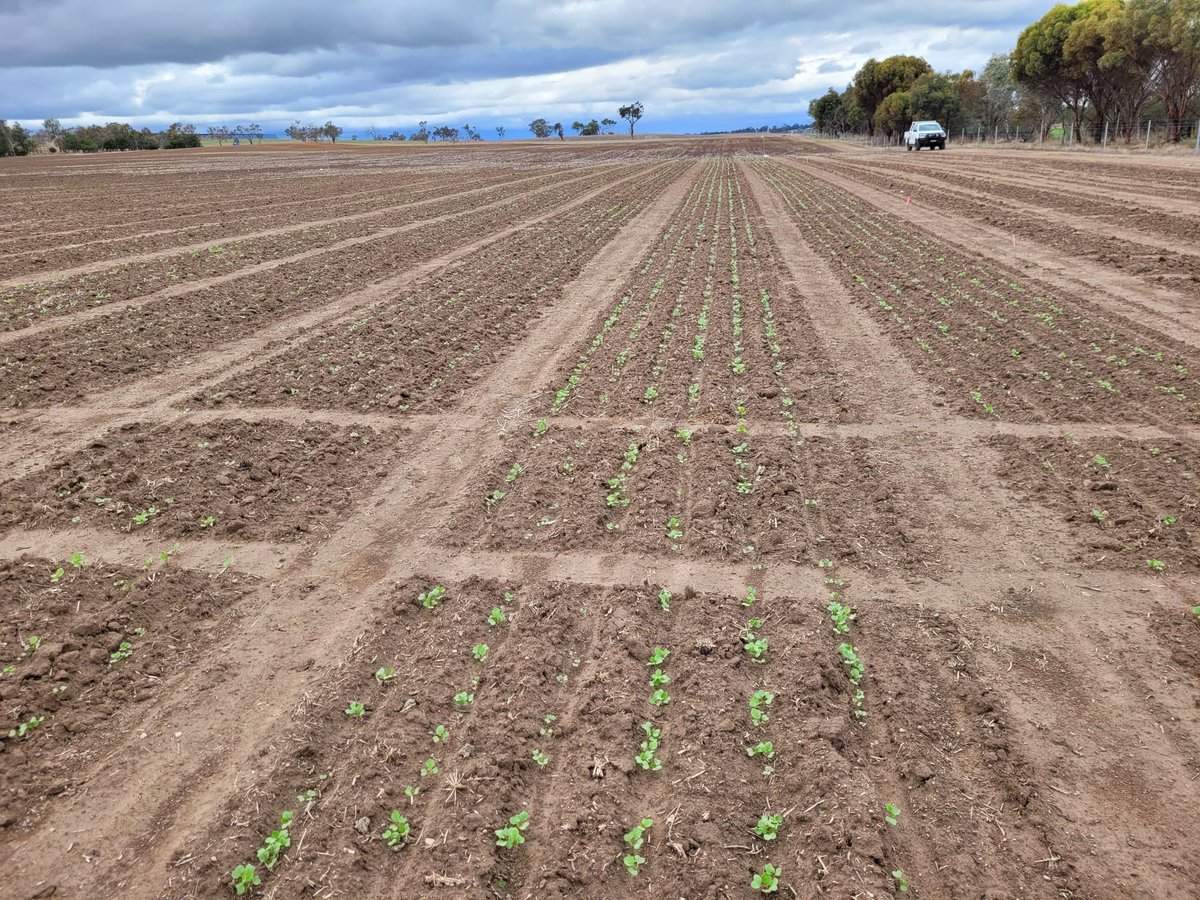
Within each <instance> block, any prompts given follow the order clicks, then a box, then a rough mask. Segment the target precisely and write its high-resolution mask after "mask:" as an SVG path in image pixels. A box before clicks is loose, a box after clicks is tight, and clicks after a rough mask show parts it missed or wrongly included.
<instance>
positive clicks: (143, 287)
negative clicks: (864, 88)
mask: <svg viewBox="0 0 1200 900" xmlns="http://www.w3.org/2000/svg"><path fill="white" fill-rule="evenodd" d="M3 162H4V166H3V168H4V173H3V174H4V175H5V176H6V177H5V178H4V186H3V188H2V193H3V197H4V203H5V207H6V208H11V209H13V210H15V211H16V213H15V216H14V221H13V222H12V223H5V224H3V225H0V250H3V252H2V253H0V255H2V256H4V259H5V261H6V262H5V264H4V267H3V268H2V269H0V275H2V276H3V277H4V278H5V279H6V280H5V281H4V283H3V285H2V286H0V317H2V318H0V321H2V322H3V325H2V326H0V328H2V330H3V333H0V403H3V405H4V407H5V409H4V411H3V415H2V417H0V435H3V441H2V442H0V464H2V465H3V466H4V475H3V480H0V598H2V599H3V600H4V603H3V605H2V611H0V618H2V619H3V621H2V623H0V624H3V626H4V628H3V634H0V672H3V674H0V700H2V701H4V702H3V704H2V707H0V708H2V710H3V716H4V718H3V721H0V867H2V868H3V870H4V872H5V874H6V876H7V880H6V882H5V884H6V888H5V889H4V890H0V893H3V894H5V896H9V895H11V896H14V897H19V898H26V897H29V898H32V897H46V896H55V897H87V896H97V895H103V896H122V897H172V898H192V897H225V896H235V894H234V889H233V883H232V872H233V870H234V868H235V867H236V866H239V865H242V864H245V863H252V864H254V865H255V866H256V872H255V874H256V876H257V877H259V878H260V879H261V885H258V886H256V887H255V888H254V891H253V895H254V896H264V897H295V896H311V897H339V896H344V897H397V898H411V897H451V896H453V897H472V898H474V897H479V898H500V900H507V898H514V900H517V898H527V897H589V898H590V897H595V898H608V897H615V896H631V895H634V894H642V893H645V894H646V895H648V896H649V895H660V894H661V895H664V896H672V897H675V896H686V897H713V898H717V897H721V898H724V897H750V896H754V892H753V891H752V889H751V879H752V877H753V875H754V874H755V873H760V872H762V871H763V867H764V866H765V865H766V864H767V863H770V864H772V865H774V866H778V867H781V869H782V875H781V881H782V885H781V887H780V888H779V892H778V895H779V896H787V895H791V896H795V897H813V898H815V897H822V896H839V897H840V896H864V897H866V896H873V897H880V896H899V888H900V882H899V878H901V877H902V878H903V879H904V880H905V882H906V883H907V885H908V891H907V894H906V896H913V897H923V896H924V897H962V898H974V897H981V896H987V897H994V898H1001V897H1007V898H1018V897H1021V898H1025V897H1038V898H1041V897H1045V898H1064V897H1067V898H1070V897H1075V898H1081V897H1088V898H1106V900H1107V898H1114V900H1115V898H1119V897H1128V896H1154V897H1164V898H1172V900H1174V898H1185V897H1191V896H1195V889H1194V887H1193V886H1194V885H1195V884H1197V883H1200V855H1198V854H1197V852H1196V850H1195V849H1194V841H1193V840H1192V835H1191V831H1192V829H1191V823H1192V822H1193V820H1194V811H1195V810H1196V809H1197V808H1200V782H1198V781H1197V779H1196V771H1197V766H1198V765H1200V681H1198V679H1200V618H1198V617H1197V616H1196V615H1195V614H1194V613H1193V612H1192V607H1193V606H1195V605H1196V603H1197V602H1198V601H1197V593H1196V583H1195V582H1196V575H1197V573H1198V570H1200V556H1198V555H1197V551H1196V540H1195V530H1194V522H1193V519H1194V517H1195V515H1196V511H1197V508H1198V505H1200V497H1198V495H1197V491H1196V487H1195V477H1194V476H1195V473H1196V466H1197V465H1198V464H1200V457H1198V456H1197V451H1196V449H1195V448H1196V447H1197V441H1200V383H1197V378H1198V377H1200V328H1197V326H1196V325H1195V323H1194V321H1192V320H1193V318H1194V316H1193V309H1194V304H1195V302H1196V301H1197V300H1198V299H1200V295H1197V294H1196V292H1195V291H1194V289H1193V288H1194V284H1195V282H1194V281H1193V280H1192V278H1193V276H1194V274H1195V273H1194V272H1193V271H1192V270H1193V268H1195V266H1194V262H1195V260H1194V259H1193V258H1194V257H1195V252H1194V248H1193V247H1191V246H1190V244H1189V243H1188V238H1189V237H1190V235H1191V232H1192V231H1194V230H1195V229H1194V225H1195V220H1196V219H1197V216H1200V192H1198V191H1197V189H1196V186H1195V166H1194V164H1193V163H1191V162H1190V161H1188V160H1182V161H1178V162H1176V163H1166V162H1161V163H1160V162H1155V163H1150V162H1147V161H1143V160H1134V159H1119V158H1115V157H1105V158H1099V157H1095V156H1071V157H1065V156H1064V155H1062V154H1057V153H1052V152H1044V153H1037V152H1033V151H1028V152H1003V151H995V152H993V151H984V150H978V151H973V152H971V153H966V152H963V153H950V152H948V153H945V154H924V155H922V156H920V157H916V158H913V157H912V156H911V155H910V156H906V155H905V154H904V153H903V152H898V153H897V152H891V153H884V152H862V151H843V150H840V149H839V148H838V145H836V144H833V143H819V142H814V141H808V140H803V139H792V138H782V137H774V136H768V137H763V136H758V135H753V136H732V137H716V138H671V139H656V138H650V137H642V136H639V137H638V139H636V140H633V141H630V140H628V139H624V138H617V137H613V138H611V139H610V138H604V139H596V140H591V141H584V140H578V141H563V142H558V141H552V142H541V143H536V142H506V144H505V145H503V146H496V145H491V146H485V147H475V146H459V147H454V146H445V147H443V146H430V147H417V146H412V147H410V146H404V147H369V146H368V147H343V146H342V145H341V144H339V145H337V147H335V148H311V147H282V148H280V147H255V148H239V149H238V150H237V151H234V150H233V149H232V148H225V149H224V150H212V149H209V150H203V151H195V152H179V153H173V154H121V155H105V156H100V157H61V158H53V159H45V158H39V159H21V160H5V161H3ZM934 191H936V192H938V193H937V202H933V201H931V200H930V193H931V192H934ZM904 196H911V197H913V198H914V201H913V203H912V204H911V205H905V204H904V201H903V198H904ZM1172 201H1175V202H1176V204H1177V205H1178V208H1175V207H1173V206H1172ZM1014 234H1015V235H1016V237H1017V239H1018V242H1017V245H1016V246H1015V247H1014V246H1013V244H1012V237H1013V235H1014ZM1035 242H1036V243H1035ZM216 248H219V249H216ZM1143 256H1145V258H1144V259H1142V258H1141V257H1143ZM1159 257H1161V259H1160V258H1159ZM1197 271H1200V270H1197ZM1189 273H1191V274H1189ZM19 282H24V284H19ZM1098 457H1099V458H1102V459H1103V463H1101V462H1100V461H1099V460H1098ZM151 509H154V510H156V512H154V513H153V514H146V513H147V511H148V510H151ZM1093 510H1095V511H1096V512H1097V513H1098V514H1094V513H1093ZM1149 560H1156V561H1161V563H1162V568H1161V570H1158V569H1157V568H1156V567H1151V566H1150V565H1148V561H1149ZM60 569H61V574H60V573H59V570H60ZM435 587H441V588H444V592H441V591H438V592H434V593H432V594H431V591H432V589H434V588H435ZM422 595H424V597H425V600H426V602H422V600H421V597H422ZM831 604H832V605H831ZM836 604H844V608H841V607H839V606H837V605H836ZM839 609H842V613H841V614H843V615H845V616H846V618H845V619H844V622H842V624H839V619H838V615H839V612H838V611H839ZM493 610H495V611H496V613H495V614H493ZM500 613H502V614H503V621H499V614H500ZM851 614H852V617H851ZM489 618H492V619H494V620H495V621H489ZM34 637H36V638H39V639H40V640H39V641H38V642H37V646H36V647H35V646H33V644H32V643H31V640H30V639H31V638H34ZM126 644H127V645H128V646H127V647H125V646H123V645H126ZM485 644H486V645H487V652H486V654H484V653H483V651H482V645H485ZM477 647H478V648H480V649H479V651H478V652H477V653H476V652H475V648H477ZM656 647H661V648H664V649H666V650H669V651H670V654H669V655H668V656H666V658H665V659H664V660H663V661H662V662H661V663H660V664H659V665H657V666H650V665H647V662H648V660H649V658H650V656H651V654H652V653H653V652H654V650H655V648H656ZM126 652H128V655H126ZM114 654H116V655H115V656H114ZM7 666H11V667H12V668H11V669H6V668H5V667H7ZM656 669H657V670H659V674H658V675H655V674H654V673H655V671H656ZM377 673H378V674H377ZM652 678H654V679H655V680H656V681H658V682H660V683H659V684H652V683H651V679H652ZM664 679H669V680H664ZM657 689H662V690H664V691H666V692H667V694H668V695H669V699H668V697H667V696H664V695H659V696H658V697H657V698H656V699H657V700H658V701H659V702H658V703H652V702H651V700H652V698H654V697H655V695H654V693H653V692H654V691H655V690H657ZM756 692H766V693H757V694H756ZM768 696H769V697H770V703H769V705H767V702H766V698H767V697H768ZM756 697H757V699H758V702H759V704H760V705H759V706H758V707H756V709H757V710H758V711H759V712H762V711H764V710H765V712H766V713H767V719H766V720H764V721H759V722H757V723H756V722H755V721H754V720H753V719H752V715H751V711H752V706H751V701H752V700H754V699H755V698H756ZM456 698H457V699H456ZM358 704H362V708H361V710H360V709H359V707H358ZM360 711H361V713H362V714H361V715H358V713H359V712H360ZM31 717H35V718H36V720H37V721H36V727H30V726H31ZM22 723H23V724H24V725H25V726H26V729H25V733H24V734H22V733H21V731H20V726H21V724H22ZM439 726H440V727H441V728H443V729H445V731H444V732H441V731H439V730H438V729H439ZM647 729H649V734H655V733H656V732H655V730H656V729H657V739H658V740H659V746H658V747H657V748H650V747H649V745H648V749H650V750H651V752H650V755H649V756H644V757H642V761H644V762H645V763H646V765H647V767H646V768H643V766H642V765H641V764H640V763H639V761H638V756H637V754H639V752H640V751H641V746H640V745H641V742H642V741H643V740H647V739H648V732H647ZM10 730H12V731H13V732H14V733H13V735H12V736H11V737H9V736H8V734H9V731H10ZM435 738H436V740H435ZM768 741H769V742H770V747H769V748H768V747H767V746H766V744H765V742H768ZM760 745H762V746H760ZM748 751H758V752H754V753H751V752H748ZM655 758H657V759H658V761H659V764H655V763H654V762H653V760H654V759H655ZM431 759H432V760H433V761H434V764H435V765H436V768H437V771H436V772H434V771H432V766H429V767H427V768H426V771H425V774H424V775H422V769H423V767H426V764H427V761H428V760H431ZM409 787H411V788H412V789H413V791H409V792H407V793H406V790H405V789H406V788H409ZM889 804H891V806H889ZM894 809H898V812H895V813H894V812H890V810H894ZM521 812H526V813H528V823H527V827H526V829H525V830H524V831H520V832H519V834H520V836H521V837H522V838H523V839H524V842H523V843H520V844H519V845H518V846H516V847H513V848H502V847H500V846H498V844H497V834H496V832H497V830H499V829H502V828H504V827H506V826H507V825H508V824H509V820H510V817H513V816H516V815H517V814H518V813H521ZM284 813H290V814H291V816H292V818H290V819H289V823H288V826H287V829H286V830H287V844H286V846H283V847H282V848H281V850H280V853H279V855H278V861H277V862H275V863H274V864H273V865H267V862H266V861H263V860H260V859H259V858H258V856H257V851H258V850H259V849H261V848H263V847H264V842H265V841H266V840H267V838H268V837H269V836H270V835H271V833H272V831H275V830H278V829H279V828H280V823H281V818H280V817H281V816H282V815H283V814H284ZM393 813H394V814H395V816H397V817H400V816H403V817H405V818H406V819H407V822H408V825H409V826H410V831H409V833H408V835H407V838H406V839H404V840H400V841H398V842H397V846H396V847H395V848H391V847H389V846H388V845H387V841H386V839H385V837H384V832H385V828H386V827H387V825H388V823H389V822H390V821H392V816H393ZM772 815H777V816H780V817H781V821H780V822H779V823H778V834H777V835H776V836H775V837H773V838H771V839H768V838H767V836H766V834H764V833H762V831H763V829H761V828H760V829H759V831H757V832H756V831H755V828H756V826H757V825H759V823H760V819H764V817H769V816H772ZM889 816H890V817H891V818H892V819H894V820H895V822H894V824H889V822H888V821H887V819H888V818H889ZM643 818H648V819H650V820H652V823H653V824H652V825H651V826H650V827H649V829H648V831H647V833H646V840H645V843H643V845H642V846H641V847H640V848H639V849H638V850H637V855H639V856H640V857H642V860H641V861H638V860H634V859H630V860H629V862H630V863H631V865H634V866H635V867H636V868H637V869H638V870H639V871H638V874H636V875H634V874H631V873H630V872H628V871H627V869H626V861H625V859H624V857H625V856H626V855H627V854H629V855H631V856H632V854H633V848H631V847H630V846H629V843H628V842H627V841H626V840H625V839H624V836H625V835H626V834H628V833H629V832H630V829H631V828H632V827H633V826H634V825H636V824H637V823H638V822H639V821H641V820H642V819H643ZM518 821H522V820H521V819H518ZM769 821H770V820H769V818H767V819H765V822H766V823H768V824H769ZM631 840H632V838H631ZM265 855H266V856H267V857H268V860H269V858H270V854H269V853H268V854H265Z"/></svg>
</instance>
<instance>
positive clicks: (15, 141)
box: [0, 119, 200, 156]
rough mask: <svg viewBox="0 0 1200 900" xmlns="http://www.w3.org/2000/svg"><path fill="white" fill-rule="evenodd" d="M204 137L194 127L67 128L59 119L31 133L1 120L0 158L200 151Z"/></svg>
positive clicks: (115, 125)
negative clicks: (108, 151) (119, 152)
mask: <svg viewBox="0 0 1200 900" xmlns="http://www.w3.org/2000/svg"><path fill="white" fill-rule="evenodd" d="M199 146H200V135H198V134H197V133H196V128H195V126H193V125H186V124H184V123H183V122H175V123H174V124H173V125H171V126H170V127H169V128H167V129H166V130H165V131H151V130H150V129H149V128H142V129H141V130H140V131H139V130H137V129H135V128H134V127H133V126H132V125H130V124H129V123H128V122H109V123H107V124H105V125H78V126H76V127H74V128H64V127H63V126H62V124H61V123H60V122H59V121H58V119H46V120H45V121H44V122H43V123H42V127H41V129H40V130H38V131H36V132H30V131H29V130H28V129H26V128H24V127H23V126H22V125H21V123H20V122H13V123H11V124H10V123H9V122H7V121H6V120H4V119H0V156H26V155H28V154H30V153H36V152H38V151H39V150H45V151H47V152H50V153H57V152H60V151H61V152H63V153H99V152H100V151H101V150H178V149H181V148H184V147H199Z"/></svg>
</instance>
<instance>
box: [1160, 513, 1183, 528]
mask: <svg viewBox="0 0 1200 900" xmlns="http://www.w3.org/2000/svg"><path fill="white" fill-rule="evenodd" d="M1178 521H1179V519H1178V518H1177V517H1176V516H1163V517H1162V523H1163V525H1165V526H1166V527H1167V528H1170V527H1171V526H1172V525H1174V524H1175V523H1176V522H1178Z"/></svg>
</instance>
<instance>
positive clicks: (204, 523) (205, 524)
mask: <svg viewBox="0 0 1200 900" xmlns="http://www.w3.org/2000/svg"><path fill="white" fill-rule="evenodd" d="M216 524H217V517H216V516H205V517H204V518H203V519H201V520H200V527H201V528H212V527H213V526H214V525H216Z"/></svg>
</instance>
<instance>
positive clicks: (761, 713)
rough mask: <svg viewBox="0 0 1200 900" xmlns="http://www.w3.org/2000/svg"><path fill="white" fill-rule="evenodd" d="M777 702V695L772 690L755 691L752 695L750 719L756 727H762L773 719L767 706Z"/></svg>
mask: <svg viewBox="0 0 1200 900" xmlns="http://www.w3.org/2000/svg"><path fill="white" fill-rule="evenodd" d="M774 702H775V695H774V694H773V693H771V692H770V691H761V690H760V691H755V692H754V693H753V694H751V695H750V700H749V703H750V721H751V722H752V723H753V724H754V727H755V728H761V727H762V726H764V725H766V724H767V723H768V722H770V721H771V717H770V716H769V715H768V714H767V708H768V707H769V706H770V705H771V704H772V703H774Z"/></svg>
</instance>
